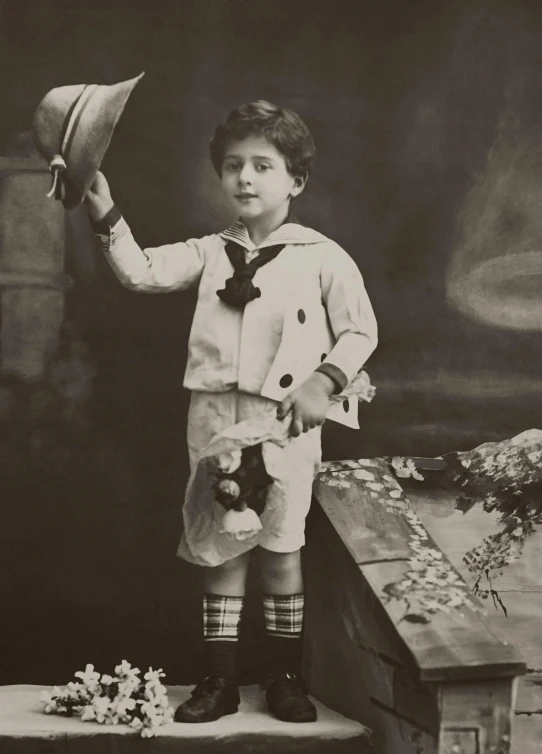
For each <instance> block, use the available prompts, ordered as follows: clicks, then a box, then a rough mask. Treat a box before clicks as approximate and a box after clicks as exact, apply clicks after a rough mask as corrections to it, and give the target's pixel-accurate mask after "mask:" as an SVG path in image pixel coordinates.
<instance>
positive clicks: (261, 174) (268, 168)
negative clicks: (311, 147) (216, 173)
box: [221, 136, 305, 221]
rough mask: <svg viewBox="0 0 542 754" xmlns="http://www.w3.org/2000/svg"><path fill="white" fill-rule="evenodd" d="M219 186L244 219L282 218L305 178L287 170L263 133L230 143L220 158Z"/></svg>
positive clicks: (284, 163)
mask: <svg viewBox="0 0 542 754" xmlns="http://www.w3.org/2000/svg"><path fill="white" fill-rule="evenodd" d="M221 181H222V188H223V190H224V193H225V195H226V197H227V199H228V200H229V201H230V203H231V204H232V206H233V207H234V208H235V210H236V211H237V213H238V215H239V216H240V217H241V218H242V219H243V220H248V221H250V220H255V219H258V218H263V217H265V218H267V219H269V220H270V221H272V220H273V219H274V218H275V216H276V218H277V221H281V220H282V219H283V217H281V215H286V214H287V212H288V207H289V204H290V199H291V198H292V197H294V196H297V195H298V194H300V193H301V192H302V191H303V188H304V186H305V179H304V178H299V177H297V178H294V177H293V176H292V175H290V173H289V172H288V168H287V166H286V161H285V159H284V157H283V156H282V154H281V153H280V152H279V151H278V150H277V149H276V147H274V146H273V144H271V143H270V142H269V141H267V139H266V138H265V137H264V136H249V137H248V138H246V139H243V140H242V141H233V142H231V143H230V144H229V145H228V147H227V149H226V152H225V154H224V160H223V161H222V175H221Z"/></svg>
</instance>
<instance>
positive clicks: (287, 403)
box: [277, 372, 335, 437]
mask: <svg viewBox="0 0 542 754" xmlns="http://www.w3.org/2000/svg"><path fill="white" fill-rule="evenodd" d="M334 389H335V383H334V382H333V380H332V379H331V378H330V377H328V376H327V375H325V374H323V373H322V372H314V374H312V375H311V376H310V377H309V379H308V380H305V382H304V383H303V384H302V385H300V386H299V387H298V388H297V390H294V391H293V392H292V393H290V394H289V395H288V396H287V397H286V398H285V399H284V400H283V401H282V403H281V404H280V405H279V407H278V409H277V417H278V418H279V419H284V417H285V416H286V415H287V414H288V413H289V412H290V411H291V412H292V426H291V428H290V434H292V435H293V436H294V437H298V436H299V435H300V434H301V433H302V432H308V431H309V429H313V428H314V427H317V426H319V425H320V424H323V423H324V421H325V418H326V415H327V412H328V409H329V404H330V400H329V397H330V395H332V393H333V391H334Z"/></svg>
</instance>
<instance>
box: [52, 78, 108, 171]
mask: <svg viewBox="0 0 542 754" xmlns="http://www.w3.org/2000/svg"><path fill="white" fill-rule="evenodd" d="M98 86H99V84H87V85H86V86H85V88H84V89H83V91H82V92H81V94H80V95H79V97H78V98H77V99H76V100H75V103H74V105H73V107H72V108H71V109H70V111H69V113H68V115H67V116H66V119H65V121H64V123H65V124H66V130H65V131H64V138H63V139H62V146H61V147H60V154H61V155H62V157H64V158H66V156H67V154H68V152H69V151H70V147H71V145H72V142H73V137H74V136H75V132H76V131H77V126H78V125H79V122H80V120H81V116H82V114H83V110H84V109H85V106H86V105H87V104H88V101H89V100H90V98H91V97H92V95H93V94H94V92H95V91H96V90H97V89H98Z"/></svg>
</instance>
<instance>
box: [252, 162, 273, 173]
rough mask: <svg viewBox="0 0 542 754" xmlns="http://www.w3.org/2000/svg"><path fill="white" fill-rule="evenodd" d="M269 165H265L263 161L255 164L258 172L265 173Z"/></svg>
mask: <svg viewBox="0 0 542 754" xmlns="http://www.w3.org/2000/svg"><path fill="white" fill-rule="evenodd" d="M270 167H271V166H270V165H266V164H265V163H261V164H260V165H257V166H256V170H257V171H258V172H259V173H265V171H266V170H269V168H270Z"/></svg>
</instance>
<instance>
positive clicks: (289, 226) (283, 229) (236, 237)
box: [219, 220, 328, 251]
mask: <svg viewBox="0 0 542 754" xmlns="http://www.w3.org/2000/svg"><path fill="white" fill-rule="evenodd" d="M219 236H220V237H221V238H223V239H224V240H225V241H235V242H236V243H238V244H239V245H240V246H243V247H244V248H245V249H248V250H249V251H252V250H254V249H255V248H256V246H255V245H254V243H253V242H252V241H251V239H250V236H249V234H248V230H247V227H246V225H245V224H244V222H243V221H242V220H236V221H235V222H234V223H233V224H232V225H230V227H229V228H226V230H223V231H222V233H219ZM327 240H328V239H327V238H326V237H325V236H323V235H322V234H321V233H318V231H317V230H313V229H312V228H306V227H305V226H304V225H299V223H296V222H285V223H284V224H283V225H281V226H280V227H279V228H277V229H276V230H274V231H273V232H272V233H270V234H269V235H268V236H267V238H266V239H265V241H264V242H263V243H262V244H261V246H258V249H265V248H266V247H267V246H276V245H277V244H284V245H286V244H310V243H323V242H325V241H327Z"/></svg>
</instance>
